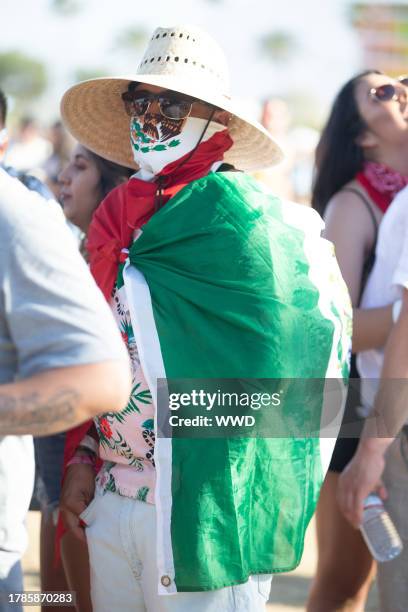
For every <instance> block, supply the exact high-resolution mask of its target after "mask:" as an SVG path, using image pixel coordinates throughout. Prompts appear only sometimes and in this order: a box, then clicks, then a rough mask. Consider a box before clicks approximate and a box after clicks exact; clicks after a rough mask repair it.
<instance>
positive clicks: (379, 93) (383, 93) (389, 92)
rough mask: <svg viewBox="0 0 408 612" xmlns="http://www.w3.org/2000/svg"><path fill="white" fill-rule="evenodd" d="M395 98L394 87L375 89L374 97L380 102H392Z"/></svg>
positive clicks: (382, 86)
mask: <svg viewBox="0 0 408 612" xmlns="http://www.w3.org/2000/svg"><path fill="white" fill-rule="evenodd" d="M394 96H395V87H394V85H391V84H389V85H381V86H380V87H377V88H376V90H375V97H376V98H377V100H380V102H388V100H392V99H393V97H394Z"/></svg>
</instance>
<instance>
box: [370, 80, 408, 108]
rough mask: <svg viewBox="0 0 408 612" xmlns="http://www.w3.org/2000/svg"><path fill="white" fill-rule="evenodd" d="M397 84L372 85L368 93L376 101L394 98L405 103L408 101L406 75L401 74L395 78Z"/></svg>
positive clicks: (386, 100) (387, 100)
mask: <svg viewBox="0 0 408 612" xmlns="http://www.w3.org/2000/svg"><path fill="white" fill-rule="evenodd" d="M397 81H398V84H395V85H394V84H393V83H386V84H385V85H380V86H379V87H373V88H372V89H370V91H369V95H370V96H371V97H372V98H373V99H374V100H377V101H378V102H389V101H390V100H396V101H397V102H400V103H401V102H402V103H404V104H407V101H408V76H401V77H399V78H398V79H397Z"/></svg>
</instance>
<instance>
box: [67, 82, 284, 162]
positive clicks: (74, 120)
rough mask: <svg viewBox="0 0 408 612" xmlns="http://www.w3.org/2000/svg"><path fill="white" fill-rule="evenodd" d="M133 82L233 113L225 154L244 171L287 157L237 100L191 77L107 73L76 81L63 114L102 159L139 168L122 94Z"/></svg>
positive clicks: (73, 129)
mask: <svg viewBox="0 0 408 612" xmlns="http://www.w3.org/2000/svg"><path fill="white" fill-rule="evenodd" d="M132 81H137V82H138V83H145V84H146V85H155V86H158V87H163V88H165V89H169V90H172V91H177V92H179V93H184V94H186V95H188V96H191V97H194V98H197V99H199V100H203V101H204V102H208V103H209V104H213V105H214V106H217V107H218V108H221V109H223V110H226V111H228V112H229V113H231V114H232V115H233V116H232V119H231V121H230V123H229V124H228V130H229V133H230V135H231V138H232V139H233V141H234V144H233V146H232V147H231V149H229V150H228V151H227V152H226V153H225V154H224V161H225V162H226V163H229V164H232V165H233V166H235V167H236V168H237V169H239V170H247V171H250V170H257V169H260V168H265V167H269V166H273V165H275V164H277V163H279V162H280V161H281V160H282V158H283V152H282V150H281V148H280V146H279V145H278V144H277V142H275V140H274V139H273V138H272V137H271V135H270V134H269V133H268V132H267V131H266V130H265V128H264V127H263V126H262V125H261V124H259V123H258V122H256V121H253V120H252V119H250V118H248V117H247V116H246V113H244V112H241V111H240V109H239V107H238V105H237V103H236V102H234V101H233V100H232V99H231V98H229V97H227V96H223V95H212V94H211V91H209V90H208V88H207V89H206V91H203V90H200V86H199V85H197V84H194V83H192V82H191V79H183V78H177V79H175V78H174V76H167V75H163V74H160V75H154V74H153V75H146V74H143V75H142V74H140V75H138V74H135V75H132V76H123V77H106V78H105V77H101V78H97V79H91V80H89V81H84V82H82V83H78V84H77V85H74V86H73V87H71V88H70V89H68V91H67V92H66V93H65V94H64V96H63V98H62V101H61V115H62V118H63V121H64V123H65V125H66V126H67V128H68V130H69V131H70V132H71V134H72V135H73V136H74V138H76V139H77V140H78V141H79V142H80V143H81V144H83V145H84V146H85V147H87V148H88V149H90V150H91V151H93V152H94V153H97V154H98V155H100V156H101V157H104V158H105V159H108V160H110V161H113V162H116V163H117V164H121V165H123V166H127V167H129V168H135V169H137V167H138V166H137V164H136V163H135V161H134V159H133V153H132V149H131V145H130V137H129V121H130V119H129V116H128V115H127V113H126V111H125V108H124V104H123V101H122V98H121V94H122V93H123V92H125V91H127V88H128V85H129V83H130V82H132Z"/></svg>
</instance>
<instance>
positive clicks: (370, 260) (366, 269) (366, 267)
mask: <svg viewBox="0 0 408 612" xmlns="http://www.w3.org/2000/svg"><path fill="white" fill-rule="evenodd" d="M341 191H349V192H350V193H354V194H355V195H356V196H358V197H359V198H360V200H361V201H362V202H364V206H365V207H366V208H367V210H368V212H369V214H370V217H371V221H372V222H373V226H374V242H373V246H372V248H371V251H370V252H369V253H368V255H367V257H366V259H365V261H364V264H363V272H362V278H361V291H360V298H359V302H360V300H361V296H362V294H363V291H364V287H365V285H366V283H367V280H368V277H369V274H370V272H371V270H372V269H373V266H374V263H375V248H376V246H377V238H378V222H377V219H376V218H375V215H374V211H373V209H372V206H371V204H370V202H369V201H368V199H367V198H366V197H365V196H364V195H363V194H362V193H361V191H358V189H354V188H353V187H344V188H343V189H342V190H341Z"/></svg>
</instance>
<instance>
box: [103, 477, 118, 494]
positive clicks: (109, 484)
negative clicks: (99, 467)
mask: <svg viewBox="0 0 408 612" xmlns="http://www.w3.org/2000/svg"><path fill="white" fill-rule="evenodd" d="M116 490H117V489H116V482H115V478H114V477H113V474H109V480H108V482H107V483H106V485H105V491H110V492H111V493H116Z"/></svg>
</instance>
